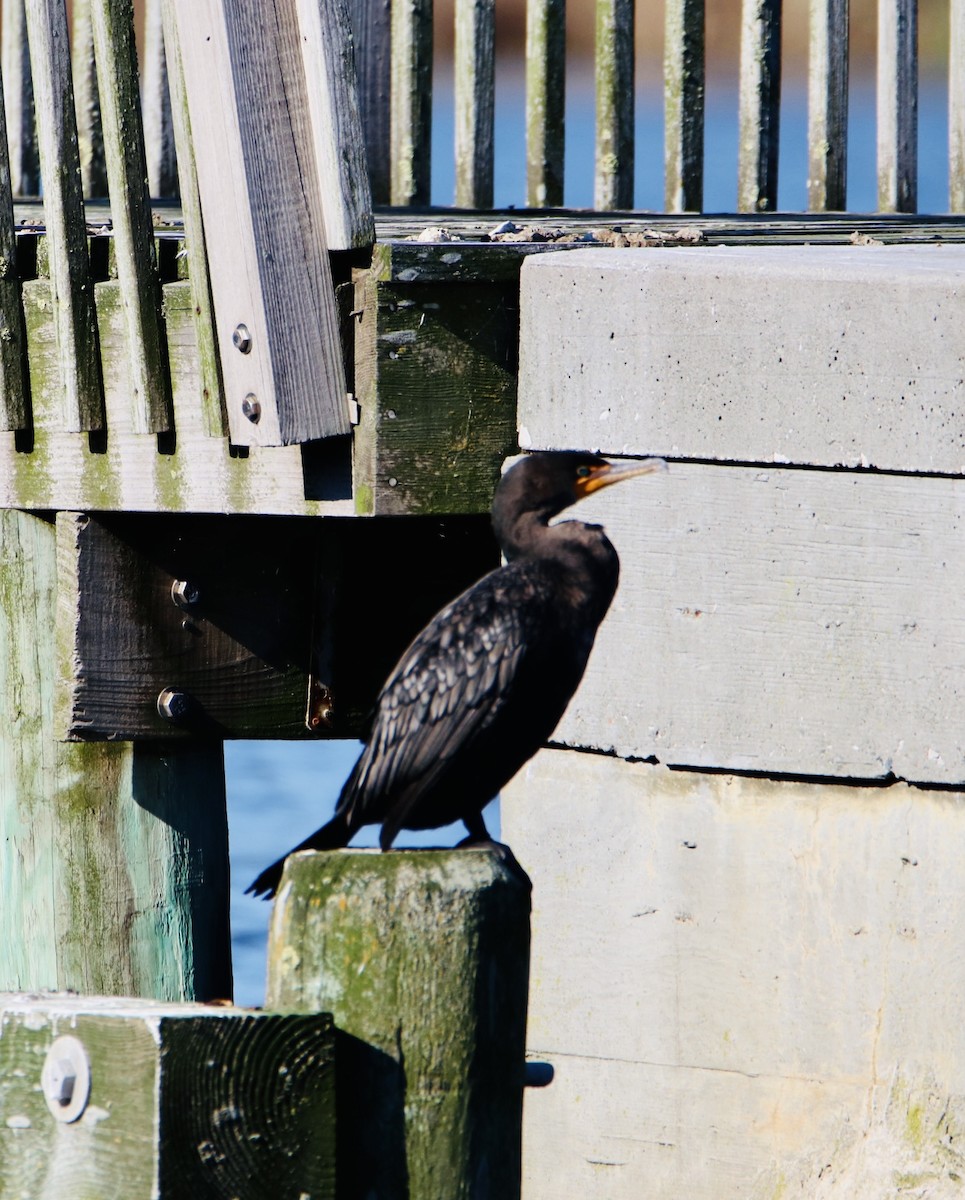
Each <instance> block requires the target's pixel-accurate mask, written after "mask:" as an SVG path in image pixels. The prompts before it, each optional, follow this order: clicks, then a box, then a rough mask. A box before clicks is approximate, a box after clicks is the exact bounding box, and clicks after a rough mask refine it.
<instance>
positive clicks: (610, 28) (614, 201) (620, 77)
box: [593, 0, 634, 211]
mask: <svg viewBox="0 0 965 1200" xmlns="http://www.w3.org/2000/svg"><path fill="white" fill-rule="evenodd" d="M633 39H634V20H633V0H597V5H596V172H595V183H594V189H593V197H594V199H593V203H594V205H595V207H596V208H598V209H600V210H603V211H605V210H607V209H614V208H632V207H633V165H634V163H633V151H634V144H633V143H634V114H633V101H634V88H633V64H634V45H633Z"/></svg>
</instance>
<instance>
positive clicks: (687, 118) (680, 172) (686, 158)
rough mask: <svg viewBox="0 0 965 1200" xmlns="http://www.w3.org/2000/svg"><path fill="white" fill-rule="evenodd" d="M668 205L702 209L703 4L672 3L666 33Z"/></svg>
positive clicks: (674, 209) (700, 1)
mask: <svg viewBox="0 0 965 1200" xmlns="http://www.w3.org/2000/svg"><path fill="white" fill-rule="evenodd" d="M663 80H664V204H665V205H666V207H667V211H668V212H700V210H701V209H702V208H703V206H704V0H671V2H670V3H668V4H667V6H666V15H665V35H664V58H663Z"/></svg>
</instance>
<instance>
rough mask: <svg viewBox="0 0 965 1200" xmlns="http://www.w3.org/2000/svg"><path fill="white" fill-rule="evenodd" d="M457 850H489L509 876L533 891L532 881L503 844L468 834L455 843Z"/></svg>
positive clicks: (488, 838)
mask: <svg viewBox="0 0 965 1200" xmlns="http://www.w3.org/2000/svg"><path fill="white" fill-rule="evenodd" d="M456 849H457V850H491V851H492V852H493V854H495V856H496V857H497V858H498V859H499V861H500V862H501V863H503V865H504V866H505V867H506V868H507V870H508V871H509V872H510V874H511V875H515V877H516V878H517V879H518V880H519V882H520V883H522V884H523V885H524V886H525V887H526V888H527V890H528V891H532V890H533V881H532V880H531V879H530V877H529V876H528V875H527V874H526V872H525V870H524V869H523V868H522V867H521V866H520V863H519V859H518V858H517V857H516V855H515V854H514V853H513V852H512V850H510V848H509V847H508V846H507V845H506V843H505V842H497V841H496V840H495V839H494V838H491V837H474V836H473V835H472V834H470V835H469V836H468V837H464V838H463V839H462V841H461V842H456Z"/></svg>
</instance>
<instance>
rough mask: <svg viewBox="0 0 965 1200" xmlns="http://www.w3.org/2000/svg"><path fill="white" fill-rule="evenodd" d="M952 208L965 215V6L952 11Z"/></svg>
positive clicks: (958, 0)
mask: <svg viewBox="0 0 965 1200" xmlns="http://www.w3.org/2000/svg"><path fill="white" fill-rule="evenodd" d="M948 207H949V209H950V211H951V212H953V213H960V212H963V211H965V4H963V3H962V0H950V3H949V7H948Z"/></svg>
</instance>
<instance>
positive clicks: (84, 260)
mask: <svg viewBox="0 0 965 1200" xmlns="http://www.w3.org/2000/svg"><path fill="white" fill-rule="evenodd" d="M27 32H28V35H29V39H30V63H31V69H32V73H33V84H34V96H35V103H36V111H37V132H38V140H39V144H40V166H41V173H42V175H43V187H44V219H45V222H46V228H47V239H48V243H49V263H50V282H51V289H52V295H51V304H52V308H53V315H54V332H55V336H56V345H57V366H58V369H59V372H60V385H59V386H60V390H61V405H62V417H61V427H62V428H63V429H65V430H67V431H69V432H82V431H87V430H98V429H102V428H103V426H104V397H103V390H102V384H101V370H100V354H99V347H98V341H97V313H96V311H95V308H94V286H93V282H92V280H91V274H90V263H89V259H88V254H87V235H86V225H85V222H84V204H83V193H82V188H81V174H80V157H79V152H78V145H77V124H76V120H75V117H74V95H73V86H72V83H71V69H70V48H69V39H68V33H67V11H66V5H65V3H64V0H27Z"/></svg>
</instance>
